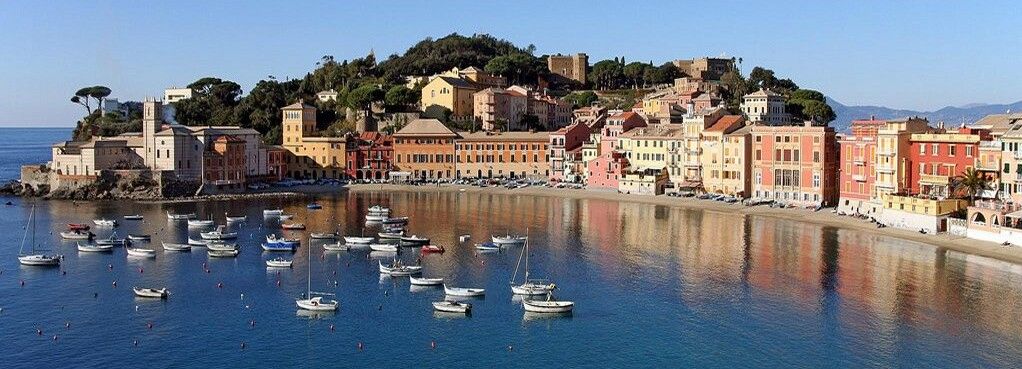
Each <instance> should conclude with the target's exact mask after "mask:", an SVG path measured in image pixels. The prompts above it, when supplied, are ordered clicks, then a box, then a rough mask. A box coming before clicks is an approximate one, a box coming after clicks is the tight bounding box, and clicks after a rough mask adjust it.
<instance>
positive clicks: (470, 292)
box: [444, 284, 486, 297]
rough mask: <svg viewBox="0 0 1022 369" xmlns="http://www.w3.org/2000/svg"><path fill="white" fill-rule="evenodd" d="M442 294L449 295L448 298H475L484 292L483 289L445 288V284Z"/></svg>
mask: <svg viewBox="0 0 1022 369" xmlns="http://www.w3.org/2000/svg"><path fill="white" fill-rule="evenodd" d="M444 294H446V295H449V296H459V297H476V296H482V295H484V294H486V290H485V289H483V288H457V287H447V285H446V284H445V285H444Z"/></svg>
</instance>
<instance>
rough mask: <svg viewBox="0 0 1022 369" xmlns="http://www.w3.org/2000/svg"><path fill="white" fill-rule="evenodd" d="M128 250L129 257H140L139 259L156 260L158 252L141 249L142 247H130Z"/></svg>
mask: <svg viewBox="0 0 1022 369" xmlns="http://www.w3.org/2000/svg"><path fill="white" fill-rule="evenodd" d="M127 250H128V256H134V257H139V258H155V257H156V250H153V249H143V248H140V247H129V248H127Z"/></svg>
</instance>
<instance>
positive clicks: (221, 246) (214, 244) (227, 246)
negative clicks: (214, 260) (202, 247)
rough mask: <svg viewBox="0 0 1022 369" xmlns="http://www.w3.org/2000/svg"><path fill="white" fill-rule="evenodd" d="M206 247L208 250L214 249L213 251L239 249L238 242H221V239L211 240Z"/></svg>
mask: <svg viewBox="0 0 1022 369" xmlns="http://www.w3.org/2000/svg"><path fill="white" fill-rule="evenodd" d="M206 249H207V250H213V251H231V250H237V249H238V244H236V243H226V242H219V241H211V242H208V243H206Z"/></svg>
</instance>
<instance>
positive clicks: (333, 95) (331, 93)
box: [316, 88, 337, 102]
mask: <svg viewBox="0 0 1022 369" xmlns="http://www.w3.org/2000/svg"><path fill="white" fill-rule="evenodd" d="M316 100H319V101H320V102H327V101H337V91H336V90H334V89H332V88H331V89H329V90H326V91H320V92H317V93H316Z"/></svg>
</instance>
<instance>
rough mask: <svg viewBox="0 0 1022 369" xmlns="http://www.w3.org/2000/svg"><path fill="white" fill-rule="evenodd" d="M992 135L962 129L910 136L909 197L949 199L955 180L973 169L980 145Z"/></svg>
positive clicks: (985, 132)
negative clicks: (910, 194)
mask: <svg viewBox="0 0 1022 369" xmlns="http://www.w3.org/2000/svg"><path fill="white" fill-rule="evenodd" d="M989 137H990V136H989V132H988V131H985V130H974V129H972V128H962V129H960V130H958V131H957V132H949V133H917V134H913V135H912V136H911V139H910V140H911V141H910V145H911V146H910V149H909V152H910V154H909V161H908V164H907V169H908V170H907V177H908V183H909V193H912V194H921V195H926V196H931V197H934V198H939V199H943V198H948V197H951V196H952V195H953V193H952V192H953V191H952V190H953V188H952V187H951V182H952V179H953V178H954V177H955V176H958V175H961V174H962V173H963V172H965V171H966V170H967V169H971V168H974V167H975V165H976V159H977V158H978V157H979V142H980V140H982V139H987V140H989Z"/></svg>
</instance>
